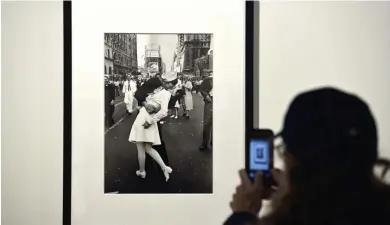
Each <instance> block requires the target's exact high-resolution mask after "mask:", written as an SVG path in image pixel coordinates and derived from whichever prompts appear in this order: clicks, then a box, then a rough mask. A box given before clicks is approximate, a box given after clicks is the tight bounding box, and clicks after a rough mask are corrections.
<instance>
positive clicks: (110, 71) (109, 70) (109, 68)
mask: <svg viewBox="0 0 390 225" xmlns="http://www.w3.org/2000/svg"><path fill="white" fill-rule="evenodd" d="M108 74H110V75H111V74H112V69H111V66H110V67H108Z"/></svg>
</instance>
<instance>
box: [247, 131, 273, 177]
mask: <svg viewBox="0 0 390 225" xmlns="http://www.w3.org/2000/svg"><path fill="white" fill-rule="evenodd" d="M270 160H271V159H270V143H269V141H268V140H264V139H252V140H250V143H249V177H250V178H251V179H253V178H254V176H255V174H256V172H258V171H263V173H264V176H265V177H270V175H271V174H270V167H271V162H270Z"/></svg>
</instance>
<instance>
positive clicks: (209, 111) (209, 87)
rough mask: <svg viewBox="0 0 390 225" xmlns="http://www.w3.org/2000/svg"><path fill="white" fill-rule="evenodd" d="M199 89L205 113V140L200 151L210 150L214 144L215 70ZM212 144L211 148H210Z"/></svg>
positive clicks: (210, 72)
mask: <svg viewBox="0 0 390 225" xmlns="http://www.w3.org/2000/svg"><path fill="white" fill-rule="evenodd" d="M199 91H200V93H201V95H202V97H203V101H204V113H203V135H202V136H203V142H202V145H201V146H200V148H199V150H200V151H205V150H210V149H211V146H212V127H213V71H209V74H208V76H207V77H205V78H204V79H203V81H202V84H201V85H200V87H199ZM209 146H210V148H209Z"/></svg>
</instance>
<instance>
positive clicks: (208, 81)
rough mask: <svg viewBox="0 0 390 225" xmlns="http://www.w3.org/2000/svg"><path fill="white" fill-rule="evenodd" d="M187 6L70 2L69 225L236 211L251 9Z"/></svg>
mask: <svg viewBox="0 0 390 225" xmlns="http://www.w3.org/2000/svg"><path fill="white" fill-rule="evenodd" d="M185 2H186V1H172V0H171V1H164V2H161V1H148V2H147V3H146V2H145V3H142V2H137V3H134V2H126V3H125V2H120V1H118V2H115V1H113V2H109V1H103V2H99V3H97V2H96V3H95V2H94V3H93V4H89V3H88V2H86V3H83V2H72V3H70V2H65V3H64V30H65V35H64V38H65V39H66V41H65V48H66V49H67V50H65V54H64V60H65V62H66V63H65V66H66V68H68V69H65V72H66V73H65V74H66V76H67V77H66V83H65V88H66V89H67V92H66V96H67V97H68V101H67V103H68V104H69V107H68V108H67V109H66V111H65V113H66V120H65V124H66V128H65V130H66V132H65V137H66V138H65V139H66V141H67V144H65V148H64V155H65V157H64V160H65V161H64V163H65V164H66V165H65V166H64V177H65V180H64V224H72V225H78V224H80V225H82V224H128V223H131V224H161V223H164V224H180V225H181V224H183V221H194V222H196V221H198V218H199V215H205V214H209V213H210V212H211V211H213V216H212V217H207V218H205V219H204V221H203V223H204V224H216V223H221V222H222V221H223V220H224V219H225V218H226V216H227V215H228V214H229V213H230V212H229V209H228V204H229V199H230V197H231V196H230V195H231V191H232V190H234V188H235V186H236V180H234V179H231V177H237V170H238V169H239V168H241V167H242V166H243V162H244V151H243V150H242V151H240V150H239V149H243V146H244V133H245V132H244V131H245V126H244V123H245V122H244V113H245V109H246V108H245V104H244V99H245V98H244V97H245V96H244V95H245V93H244V87H245V70H244V58H245V57H244V56H245V55H244V48H243V46H244V42H245V34H244V32H245V30H244V28H245V3H244V2H240V1H237V2H229V3H224V7H221V5H220V4H218V3H214V2H210V1H196V4H195V2H194V1H188V3H185ZM214 74H216V75H215V76H214ZM214 103H215V104H214ZM237 179H238V177H237ZM194 209H196V212H195V211H194Z"/></svg>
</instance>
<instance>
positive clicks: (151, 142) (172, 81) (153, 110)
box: [129, 72, 178, 181]
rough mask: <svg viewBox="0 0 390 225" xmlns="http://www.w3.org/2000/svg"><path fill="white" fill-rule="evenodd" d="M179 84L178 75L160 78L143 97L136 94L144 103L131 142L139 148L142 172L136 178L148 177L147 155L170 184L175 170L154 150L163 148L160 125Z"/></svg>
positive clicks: (149, 84) (149, 83) (145, 87)
mask: <svg viewBox="0 0 390 225" xmlns="http://www.w3.org/2000/svg"><path fill="white" fill-rule="evenodd" d="M177 82H178V81H177V74H176V73H174V72H167V73H165V74H164V75H163V76H161V78H160V77H158V76H156V77H153V78H151V79H149V80H148V81H147V82H145V84H143V85H142V87H141V88H140V89H142V90H143V93H136V96H135V97H136V98H137V100H141V101H139V103H140V106H139V113H138V115H137V118H136V119H135V121H134V123H133V126H132V127H131V131H130V136H129V142H132V143H135V144H136V146H137V151H138V163H139V170H137V171H136V174H137V176H140V177H142V178H145V177H146V171H145V161H146V154H148V155H150V156H151V157H152V158H153V159H154V160H155V161H156V162H157V164H158V165H159V166H160V168H161V170H162V172H163V173H164V176H165V181H168V180H169V175H170V173H172V168H171V167H169V166H167V165H166V164H165V163H164V161H163V159H162V158H161V156H160V154H159V153H158V152H157V151H156V150H155V149H154V148H153V147H154V146H158V145H161V136H160V132H159V126H158V122H159V121H160V120H161V119H163V118H165V117H166V116H167V115H168V105H169V101H170V99H171V96H172V95H171V92H170V91H169V90H171V89H172V88H173V87H174V86H175V85H176V84H177ZM140 95H141V96H140ZM142 95H143V96H142Z"/></svg>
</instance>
